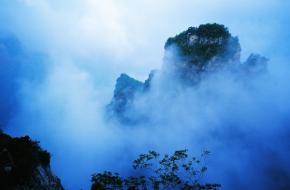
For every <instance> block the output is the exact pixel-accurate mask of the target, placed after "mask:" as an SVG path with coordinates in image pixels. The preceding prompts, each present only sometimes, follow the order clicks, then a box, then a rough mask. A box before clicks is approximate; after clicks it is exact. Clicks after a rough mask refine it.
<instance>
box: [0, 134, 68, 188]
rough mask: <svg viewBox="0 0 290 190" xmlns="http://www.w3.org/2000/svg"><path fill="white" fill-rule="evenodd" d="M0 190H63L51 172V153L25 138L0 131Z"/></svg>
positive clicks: (58, 180)
mask: <svg viewBox="0 0 290 190" xmlns="http://www.w3.org/2000/svg"><path fill="white" fill-rule="evenodd" d="M0 189H1V190H63V187H62V185H61V182H60V179H59V178H58V177H56V176H55V175H54V174H53V173H52V171H51V169H50V154H49V153H48V152H47V151H45V150H43V149H41V148H40V146H39V145H38V142H35V141H32V140H31V139H30V138H29V137H28V136H25V137H20V138H12V137H10V136H9V135H6V134H3V133H1V132H0Z"/></svg>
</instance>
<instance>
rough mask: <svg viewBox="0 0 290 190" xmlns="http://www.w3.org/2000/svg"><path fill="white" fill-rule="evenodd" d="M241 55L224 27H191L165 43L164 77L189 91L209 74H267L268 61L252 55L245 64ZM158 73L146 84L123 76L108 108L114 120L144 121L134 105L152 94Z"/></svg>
mask: <svg viewBox="0 0 290 190" xmlns="http://www.w3.org/2000/svg"><path fill="white" fill-rule="evenodd" d="M240 54H241V47H240V43H239V39H238V37H233V36H232V35H231V33H230V32H229V31H228V29H227V28H226V27H225V26H224V25H219V24H204V25H200V26H199V27H190V28H188V30H186V31H184V32H182V33H180V34H178V35H176V36H175V37H171V38H169V39H168V40H167V42H166V43H165V55H164V62H163V67H162V70H161V73H162V74H163V75H168V76H170V77H169V78H171V79H174V80H175V81H180V84H183V85H186V86H187V87H192V86H196V85H197V84H199V83H200V82H201V80H202V79H203V78H204V77H206V76H207V75H208V74H210V73H215V72H218V71H220V70H228V71H230V72H232V73H236V77H240V76H244V75H245V74H246V75H247V76H249V77H251V76H255V75H258V74H261V73H265V71H266V70H267V61H268V60H267V59H266V58H265V57H263V56H260V55H258V54H251V55H250V56H249V58H248V59H247V60H246V61H245V62H244V63H242V62H241V61H240ZM157 72H158V71H152V72H151V73H150V74H149V77H148V79H147V80H145V82H144V83H142V82H140V81H137V80H135V79H133V78H131V77H129V76H128V75H126V74H122V75H121V76H120V77H119V78H118V79H117V83H116V87H115V91H114V97H113V99H112V101H111V103H110V104H109V105H108V112H107V113H108V115H109V116H110V118H117V120H119V121H121V123H124V124H135V123H138V122H139V121H144V118H146V116H144V115H143V116H138V117H137V118H136V114H135V113H136V111H134V109H132V108H133V103H134V100H135V97H136V96H137V95H145V94H146V93H148V92H149V93H150V90H151V88H150V87H151V86H152V81H153V80H155V78H156V77H155V76H156V73H157ZM238 73H239V74H238ZM132 113H133V114H132ZM140 118H142V119H140Z"/></svg>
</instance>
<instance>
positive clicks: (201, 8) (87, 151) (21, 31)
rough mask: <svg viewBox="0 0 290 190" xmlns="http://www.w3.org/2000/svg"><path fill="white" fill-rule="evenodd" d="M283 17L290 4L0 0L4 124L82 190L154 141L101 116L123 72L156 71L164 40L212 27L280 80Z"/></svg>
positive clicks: (287, 42) (276, 0) (141, 75)
mask: <svg viewBox="0 0 290 190" xmlns="http://www.w3.org/2000/svg"><path fill="white" fill-rule="evenodd" d="M289 19H290V2H289V1H287V0H264V1H252V0H237V1H232V0H199V1H197V0H158V1H156V0H146V1H145V0H144V1H133V0H124V1H117V0H103V1H101V0H74V1H71V0H62V1H59V0H1V2H0V23H1V25H0V52H1V54H0V74H1V75H0V85H1V97H0V103H1V104H0V113H1V116H0V119H1V121H0V125H1V128H3V129H4V130H5V131H7V132H8V133H10V134H12V135H17V136H18V135H26V134H28V135H30V136H31V137H32V138H34V139H37V140H40V141H41V145H42V146H43V147H44V148H47V149H48V150H49V151H50V152H52V155H53V160H52V167H53V169H54V171H55V172H56V174H57V175H59V176H60V177H61V178H62V181H63V183H64V185H65V187H67V188H68V189H80V188H81V187H85V188H87V187H88V185H89V179H90V174H92V173H93V172H95V171H96V170H97V169H100V170H102V169H103V168H104V169H107V168H108V166H110V165H111V163H113V162H114V161H116V160H118V159H124V161H126V159H125V158H126V156H125V157H124V156H120V158H118V155H120V153H124V152H126V151H128V150H127V149H128V147H130V146H131V144H132V143H133V144H135V145H134V146H136V147H137V149H136V151H135V152H136V153H137V152H139V150H140V151H143V148H144V149H146V148H147V147H152V144H154V143H149V142H148V144H150V145H148V144H146V143H147V142H146V138H145V137H144V134H145V136H146V135H148V134H150V133H148V132H150V131H148V130H147V131H146V129H142V128H141V129H138V130H137V132H136V131H130V130H128V129H124V130H121V129H120V128H118V127H116V126H107V124H105V123H104V121H103V119H102V118H103V117H102V116H103V112H102V110H103V108H104V106H105V105H106V104H107V103H108V102H109V101H110V99H111V97H112V93H113V89H114V84H115V79H116V78H117V77H118V76H119V75H120V73H123V72H125V73H128V74H130V75H131V76H133V77H135V78H137V79H140V80H144V79H145V78H146V77H147V75H148V73H149V72H150V70H151V69H159V68H160V67H161V65H162V57H163V53H164V52H163V46H164V43H165V41H166V39H167V38H168V37H170V36H174V35H176V34H178V33H180V32H181V31H183V30H186V29H187V28H188V27H189V26H197V25H199V24H202V23H208V22H210V23H212V22H217V23H222V24H224V25H226V26H227V27H228V28H229V30H230V31H231V32H232V34H233V35H238V36H239V38H240V43H241V45H242V59H243V60H244V59H246V57H247V56H248V55H249V54H250V53H251V52H254V53H260V54H262V55H265V56H267V57H269V58H270V59H271V60H272V63H275V64H270V68H271V70H272V71H273V73H276V76H280V77H281V78H283V79H285V77H284V76H287V75H288V74H289V72H288V70H287V69H288V68H289V67H288V66H285V65H287V63H288V59H289V57H290V56H289V55H290V54H289V53H290V52H289V51H290V26H289V24H288V23H289ZM277 73H278V74H277ZM286 78H287V77H286ZM287 79H288V78H287ZM283 81H284V80H283ZM284 82H285V83H283V84H281V83H279V84H281V86H282V87H283V88H284V87H285V85H286V84H287V81H284ZM262 89H263V88H262ZM287 90H288V89H285V91H286V92H288V91H287ZM283 92H284V91H283ZM285 96H286V95H285ZM284 98H286V97H284V96H283V98H282V100H284ZM281 102H283V101H279V105H280V103H281ZM275 103H277V102H275ZM287 103H289V102H285V105H281V107H283V108H287V107H288V105H289V104H287ZM275 105H278V103H277V104H275ZM282 110H285V109H282ZM288 113H289V112H287V114H288ZM108 128H110V129H112V130H108ZM127 130H128V131H127ZM142 130H145V131H142ZM130 136H134V139H138V138H140V139H143V140H140V142H136V141H134V140H132V139H130V138H129V137H130ZM156 138H158V137H156ZM170 138H171V137H170V136H168V139H170ZM152 141H153V142H154V140H152ZM156 142H158V141H156ZM177 144H178V143H177ZM147 145H148V146H147ZM104 147H106V148H104ZM138 147H139V149H138ZM142 147H143V148H142ZM133 154H135V153H133ZM80 155H82V156H80ZM112 157H113V158H112ZM128 157H129V158H130V159H131V157H130V156H128ZM120 163H121V162H120ZM76 166H78V167H76ZM125 166H126V164H124V165H122V164H121V166H118V167H119V168H122V167H125ZM112 167H113V166H112ZM108 169H110V168H108Z"/></svg>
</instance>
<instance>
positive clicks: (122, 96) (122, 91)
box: [107, 74, 145, 123]
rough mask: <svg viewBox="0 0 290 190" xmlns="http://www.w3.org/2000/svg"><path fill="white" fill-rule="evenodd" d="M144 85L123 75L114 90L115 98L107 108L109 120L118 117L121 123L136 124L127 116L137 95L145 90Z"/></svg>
mask: <svg viewBox="0 0 290 190" xmlns="http://www.w3.org/2000/svg"><path fill="white" fill-rule="evenodd" d="M144 87H145V86H144V83H142V82H140V81H138V80H135V79H133V78H131V77H129V76H128V75H126V74H121V76H120V77H119V78H118V79H117V83H116V86H115V90H114V97H113V99H112V101H111V103H110V104H109V105H108V107H107V111H108V113H109V118H112V117H117V118H118V119H119V120H120V121H122V122H125V123H130V122H134V121H133V119H132V118H130V116H129V115H128V114H127V112H126V110H128V109H129V108H130V106H131V104H132V102H133V100H134V96H135V95H136V94H137V93H141V92H142V91H143V90H144Z"/></svg>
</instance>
